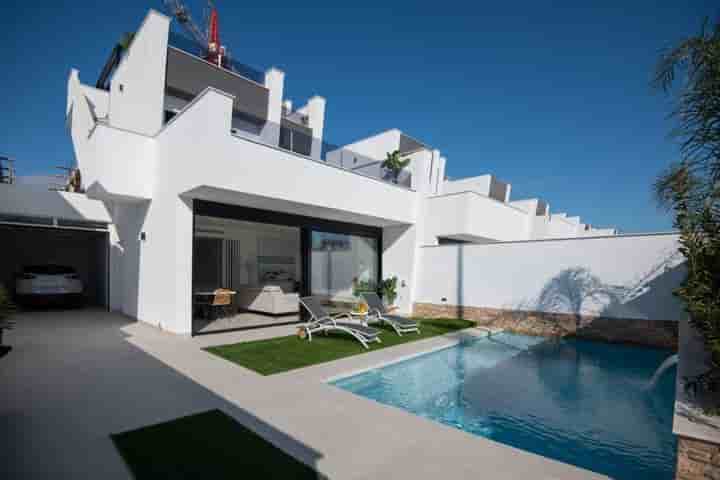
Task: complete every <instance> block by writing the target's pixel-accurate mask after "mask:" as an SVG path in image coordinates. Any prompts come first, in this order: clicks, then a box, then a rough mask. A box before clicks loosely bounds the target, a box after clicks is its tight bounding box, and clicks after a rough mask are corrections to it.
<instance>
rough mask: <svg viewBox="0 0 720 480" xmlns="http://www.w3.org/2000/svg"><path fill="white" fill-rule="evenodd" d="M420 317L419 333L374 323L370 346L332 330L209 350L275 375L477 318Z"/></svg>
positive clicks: (459, 326)
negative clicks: (377, 340)
mask: <svg viewBox="0 0 720 480" xmlns="http://www.w3.org/2000/svg"><path fill="white" fill-rule="evenodd" d="M417 320H418V321H419V322H420V332H421V333H420V334H419V335H418V334H417V333H404V334H403V336H402V337H401V336H399V335H398V334H397V333H395V331H394V330H393V329H392V328H391V327H389V326H386V325H381V326H377V327H376V326H375V325H373V327H375V328H379V329H380V330H382V331H383V332H382V333H381V334H380V339H381V340H382V343H370V344H369V346H370V348H369V349H368V350H366V349H365V348H364V347H363V346H362V345H361V344H360V342H358V341H357V340H356V339H355V338H353V337H352V336H350V335H348V334H347V333H342V332H330V333H328V334H327V335H321V334H316V335H313V337H312V342H308V341H307V340H303V339H301V338H299V337H298V336H297V335H293V336H289V337H278V338H271V339H269V340H259V341H256V342H246V343H236V344H233V345H222V346H218V347H210V348H207V349H206V350H207V351H208V352H210V353H214V354H215V355H217V356H219V357H222V358H225V359H227V360H230V361H231V362H234V363H237V364H238V365H242V366H243V367H245V368H249V369H250V370H254V371H256V372H258V373H260V374H263V375H272V374H273V373H280V372H286V371H288V370H294V369H296V368H301V367H307V366H309V365H315V364H317V363H324V362H329V361H332V360H337V359H338V358H343V357H349V356H351V355H358V354H360V353H365V352H372V351H374V350H379V349H381V348H387V347H392V346H394V345H400V344H401V343H408V342H414V341H417V340H422V339H424V338H430V337H436V336H438V335H443V334H446V333H450V332H455V331H458V330H462V329H464V328H469V327H473V326H475V323H474V322H471V321H469V320H460V319H417Z"/></svg>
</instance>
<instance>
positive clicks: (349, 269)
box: [310, 230, 380, 308]
mask: <svg viewBox="0 0 720 480" xmlns="http://www.w3.org/2000/svg"><path fill="white" fill-rule="evenodd" d="M310 264H311V267H310V271H311V272H312V278H311V279H310V294H311V295H313V296H316V297H319V298H320V299H321V300H322V301H323V302H324V303H325V304H327V305H330V306H334V307H343V308H345V307H347V306H349V305H352V304H353V303H355V301H356V300H357V298H358V296H359V295H360V292H362V291H375V290H377V286H378V275H379V271H380V261H379V254H378V238H377V237H369V236H361V235H349V234H343V233H330V232H322V231H316V230H313V231H312V232H311V249H310Z"/></svg>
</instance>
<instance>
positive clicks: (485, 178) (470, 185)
mask: <svg viewBox="0 0 720 480" xmlns="http://www.w3.org/2000/svg"><path fill="white" fill-rule="evenodd" d="M492 179H493V177H492V175H479V176H477V177H468V178H459V179H457V180H447V181H446V182H445V183H444V185H443V193H444V194H449V193H460V192H476V193H480V194H482V195H488V194H489V193H490V183H492Z"/></svg>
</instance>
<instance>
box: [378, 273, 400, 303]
mask: <svg viewBox="0 0 720 480" xmlns="http://www.w3.org/2000/svg"><path fill="white" fill-rule="evenodd" d="M397 282H398V278H397V277H395V276H393V277H390V278H386V279H385V280H383V281H382V283H381V284H380V294H381V295H382V297H383V299H384V300H385V303H386V304H387V306H388V307H391V306H392V305H393V304H394V303H395V299H396V298H397Z"/></svg>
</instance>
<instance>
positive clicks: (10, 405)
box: [0, 310, 604, 479]
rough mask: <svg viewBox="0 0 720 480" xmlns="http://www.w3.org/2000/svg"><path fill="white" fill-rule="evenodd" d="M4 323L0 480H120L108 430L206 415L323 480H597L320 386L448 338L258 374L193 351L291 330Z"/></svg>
mask: <svg viewBox="0 0 720 480" xmlns="http://www.w3.org/2000/svg"><path fill="white" fill-rule="evenodd" d="M17 320H18V327H17V329H16V330H14V331H11V332H10V333H9V334H7V336H6V342H7V343H8V344H10V345H12V346H13V347H14V348H13V351H12V352H11V353H10V354H9V355H7V356H5V357H3V358H2V359H0V385H2V395H0V445H2V446H3V449H4V451H3V456H4V457H5V459H4V460H3V461H2V462H0V478H2V479H5V478H128V477H129V475H130V474H129V471H128V470H127V468H126V467H125V465H124V463H123V461H122V459H121V458H120V456H119V455H118V454H117V452H116V451H115V449H114V447H113V445H112V443H111V441H110V438H109V435H110V434H111V433H117V432H121V431H125V430H130V429H135V428H139V427H141V426H145V425H148V424H152V423H157V422H162V421H167V420H171V419H174V418H177V417H180V416H183V415H188V414H191V413H196V412H200V411H204V410H209V409H213V408H220V409H222V410H223V411H225V412H226V413H228V414H230V415H232V416H234V417H235V418H236V419H237V420H238V421H240V422H241V423H243V424H244V425H246V426H248V427H249V428H251V429H253V430H254V431H255V432H257V433H258V434H260V435H262V436H263V437H264V438H266V439H267V440H269V441H271V442H272V443H274V444H275V445H277V446H279V447H280V448H282V449H283V450H285V451H286V452H288V453H290V454H291V455H293V456H295V457H296V458H298V459H300V460H301V461H303V462H305V463H306V464H308V465H311V466H313V467H314V468H316V469H318V470H319V471H321V472H323V473H325V474H326V475H328V476H329V477H330V478H333V479H344V478H353V479H361V478H363V479H364V478H368V479H369V478H413V479H420V478H432V479H437V478H446V479H449V478H486V479H517V478H534V479H581V478H582V479H587V478H604V477H601V476H598V475H595V474H592V473H590V472H587V471H584V470H580V469H578V468H575V467H572V466H569V465H565V464H562V463H558V462H556V461H553V460H549V459H546V458H544V457H539V456H537V455H533V454H530V453H527V452H524V451H520V450H517V449H514V448H511V447H507V446H504V445H501V444H498V443H495V442H492V441H490V440H486V439H484V438H480V437H476V436H473V435H470V434H467V433H465V432H461V431H459V430H456V429H453V428H450V427H446V426H444V425H440V424H438V423H435V422H432V421H429V420H425V419H422V418H420V417H417V416H415V415H412V414H409V413H407V412H404V411H401V410H398V409H395V408H391V407H388V406H384V405H380V404H378V403H376V402H372V401H370V400H367V399H364V398H360V397H357V396H355V395H352V394H350V393H348V392H345V391H343V390H340V389H337V388H334V387H332V386H329V385H326V384H324V383H323V380H324V379H326V378H329V377H332V376H337V375H340V374H343V373H346V372H350V371H357V370H359V369H365V368H369V367H372V366H376V365H378V364H382V363H385V362H388V361H392V360H395V359H397V358H400V357H403V356H407V355H413V354H417V353H418V352H421V351H424V350H428V349H432V348H440V347H443V346H447V345H451V344H452V343H454V342H455V341H456V339H454V338H452V337H437V338H433V339H428V340H424V341H419V342H413V343H410V344H404V345H400V346H397V347H393V348H388V349H384V350H379V351H376V352H372V353H369V354H365V355H358V356H355V357H349V358H346V359H342V360H338V361H336V362H331V363H327V364H323V365H318V366H315V367H309V368H306V369H302V370H299V371H296V372H288V373H286V374H282V375H275V376H271V377H263V376H260V375H258V374H256V373H254V372H251V371H249V370H247V369H244V368H242V367H239V366H237V365H235V364H233V363H230V362H228V361H225V360H223V359H221V358H218V357H215V356H213V355H211V354H209V353H207V352H205V351H203V350H202V348H201V347H203V346H206V345H209V344H213V343H230V342H237V341H244V340H249V339H255V338H261V337H267V336H275V335H279V334H288V333H289V332H291V331H292V327H284V328H282V327H277V328H275V329H263V330H256V331H250V332H242V333H237V332H235V333H228V334H221V335H217V336H216V335H212V336H207V337H198V338H194V339H189V338H182V337H177V336H174V335H171V334H167V333H164V332H161V331H159V330H157V329H155V328H152V327H150V326H147V325H145V324H142V323H137V322H132V321H130V320H128V319H127V318H126V317H124V316H121V315H118V314H113V313H107V312H103V311H92V310H80V311H64V312H32V313H23V314H20V315H18V318H17ZM8 450H9V451H8ZM238 454H239V455H240V454H242V451H241V449H240V446H239V452H238Z"/></svg>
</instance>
